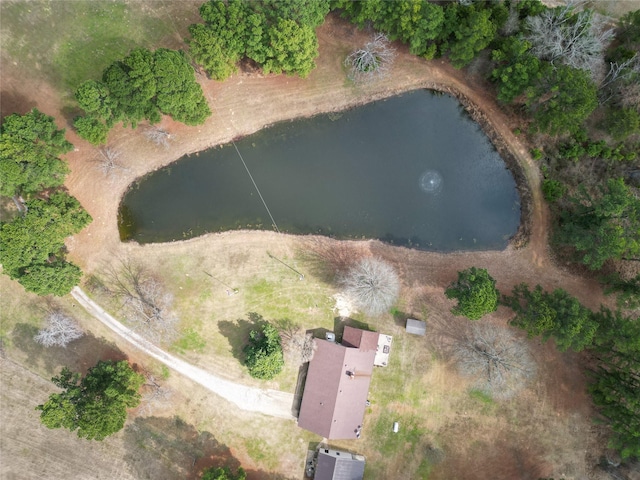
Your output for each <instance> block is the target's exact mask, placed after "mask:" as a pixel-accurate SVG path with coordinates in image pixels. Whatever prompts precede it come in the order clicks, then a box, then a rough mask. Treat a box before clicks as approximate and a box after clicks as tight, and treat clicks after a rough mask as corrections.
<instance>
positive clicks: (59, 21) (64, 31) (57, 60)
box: [0, 0, 202, 90]
mask: <svg viewBox="0 0 640 480" xmlns="http://www.w3.org/2000/svg"><path fill="white" fill-rule="evenodd" d="M177 3H180V5H176V4H177ZM200 3H202V2H199V1H197V2H196V1H190V0H186V1H185V0H182V1H181V2H171V1H163V0H154V1H136V2H134V1H124V0H118V1H110V2H106V1H100V2H96V1H82V0H81V1H73V2H71V1H66V2H64V1H53V0H32V1H29V2H24V1H7V2H2V4H1V5H0V16H1V17H2V44H3V49H4V50H5V51H6V53H7V54H8V55H10V56H11V57H13V58H15V59H19V60H20V63H21V66H22V67H24V68H26V69H28V70H30V71H36V72H39V73H40V74H41V75H43V76H44V77H46V78H47V79H48V80H49V81H51V83H52V84H53V85H55V86H56V87H57V88H59V89H61V90H74V89H75V88H76V87H77V86H78V85H79V84H80V83H82V82H83V81H85V80H89V79H97V78H99V77H100V75H101V73H102V70H103V69H104V68H105V67H107V66H108V65H109V64H111V63H112V62H113V61H115V60H117V59H118V58H121V57H122V56H124V55H126V54H127V53H128V52H129V51H130V50H131V49H133V48H136V47H146V48H155V47H157V46H167V47H169V48H179V47H181V46H182V42H181V40H180V38H181V37H182V36H184V35H186V34H187V33H186V28H185V27H186V26H187V25H188V22H189V23H190V22H191V21H193V22H195V21H197V19H198V12H197V9H198V5H199V4H200Z"/></svg>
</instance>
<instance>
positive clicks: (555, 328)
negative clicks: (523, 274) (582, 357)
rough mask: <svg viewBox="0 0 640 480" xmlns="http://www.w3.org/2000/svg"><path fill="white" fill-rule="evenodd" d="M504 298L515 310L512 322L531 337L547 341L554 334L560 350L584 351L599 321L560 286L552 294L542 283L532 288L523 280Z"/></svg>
mask: <svg viewBox="0 0 640 480" xmlns="http://www.w3.org/2000/svg"><path fill="white" fill-rule="evenodd" d="M503 301H504V303H505V304H506V305H508V306H510V307H511V308H512V309H513V311H514V312H515V313H516V316H515V318H514V319H513V320H511V325H513V326H516V327H519V328H522V329H523V330H526V332H527V334H528V335H529V337H536V336H542V339H543V340H545V341H546V340H548V339H549V338H550V337H553V339H554V340H555V342H556V345H557V347H558V349H559V350H561V351H565V350H567V349H569V348H571V349H572V350H573V351H575V352H579V351H581V350H583V349H584V348H586V347H588V346H589V345H590V344H591V342H592V340H593V338H594V335H595V333H596V329H597V326H598V324H597V322H596V320H594V318H593V315H592V312H591V310H589V309H588V308H586V307H585V306H583V305H582V304H581V303H580V302H579V301H578V300H577V299H576V298H575V297H572V296H571V295H569V294H568V293H567V292H566V291H565V290H562V289H561V288H558V289H556V290H554V291H553V292H552V293H549V292H546V291H544V290H543V289H542V287H541V286H540V285H536V287H535V288H534V289H533V290H529V287H528V286H527V285H526V284H524V283H522V284H520V285H518V286H516V287H515V288H514V289H513V296H512V297H505V298H504V300H503Z"/></svg>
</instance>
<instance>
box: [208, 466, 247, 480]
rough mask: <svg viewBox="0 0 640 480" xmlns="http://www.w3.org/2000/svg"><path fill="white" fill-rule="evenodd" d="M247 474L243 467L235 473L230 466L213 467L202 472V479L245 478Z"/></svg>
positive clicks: (227, 479)
mask: <svg viewBox="0 0 640 480" xmlns="http://www.w3.org/2000/svg"><path fill="white" fill-rule="evenodd" d="M246 478H247V474H246V473H245V471H244V470H243V468H242V467H239V468H238V471H237V472H236V473H235V474H234V473H233V472H232V471H231V469H230V468H229V467H211V468H207V469H205V471H204V472H202V477H200V480H245V479H246Z"/></svg>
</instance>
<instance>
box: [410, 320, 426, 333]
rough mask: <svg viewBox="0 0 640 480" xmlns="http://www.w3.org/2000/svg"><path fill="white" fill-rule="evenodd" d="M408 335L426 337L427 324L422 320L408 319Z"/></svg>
mask: <svg viewBox="0 0 640 480" xmlns="http://www.w3.org/2000/svg"><path fill="white" fill-rule="evenodd" d="M407 333H412V334H414V335H424V334H425V333H427V324H426V323H425V322H423V321H421V320H415V319H413V318H407Z"/></svg>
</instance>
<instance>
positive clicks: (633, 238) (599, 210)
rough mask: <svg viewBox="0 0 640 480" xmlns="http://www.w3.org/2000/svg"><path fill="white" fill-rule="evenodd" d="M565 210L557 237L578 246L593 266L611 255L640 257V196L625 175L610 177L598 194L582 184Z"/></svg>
mask: <svg viewBox="0 0 640 480" xmlns="http://www.w3.org/2000/svg"><path fill="white" fill-rule="evenodd" d="M571 201H572V203H573V208H571V209H569V210H566V211H564V212H563V213H562V217H561V221H560V226H559V228H558V231H557V234H556V235H555V239H556V241H558V242H560V243H561V244H566V245H569V246H571V247H573V248H575V250H576V251H578V252H579V253H580V255H581V257H582V258H581V261H582V263H584V264H585V265H587V266H588V267H589V268H591V269H592V270H596V269H599V268H601V267H602V265H603V264H604V263H605V262H606V261H607V260H610V259H618V260H620V259H638V258H640V199H639V198H637V197H636V196H635V195H634V193H633V191H632V190H631V189H630V188H629V187H628V186H627V185H625V183H624V180H623V179H622V178H618V179H609V180H608V181H607V184H606V186H599V187H598V189H597V191H596V192H595V194H593V195H592V194H590V193H589V192H588V191H587V190H586V189H585V188H581V189H580V190H579V192H578V194H577V195H576V196H574V197H572V198H571Z"/></svg>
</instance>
